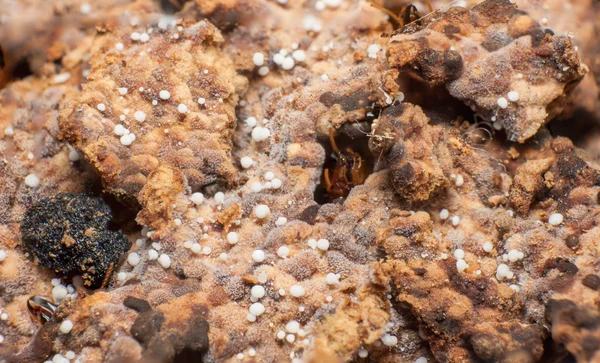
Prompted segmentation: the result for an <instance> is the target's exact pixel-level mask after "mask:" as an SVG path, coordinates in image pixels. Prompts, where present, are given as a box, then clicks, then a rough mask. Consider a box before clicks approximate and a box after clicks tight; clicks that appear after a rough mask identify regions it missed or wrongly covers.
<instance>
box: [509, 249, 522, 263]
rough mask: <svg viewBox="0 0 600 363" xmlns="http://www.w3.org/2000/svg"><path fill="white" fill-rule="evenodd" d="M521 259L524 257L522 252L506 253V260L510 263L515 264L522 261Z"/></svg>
mask: <svg viewBox="0 0 600 363" xmlns="http://www.w3.org/2000/svg"><path fill="white" fill-rule="evenodd" d="M523 257H524V255H523V252H521V251H519V250H510V251H508V260H509V261H510V262H517V261H519V260H521V259H523Z"/></svg>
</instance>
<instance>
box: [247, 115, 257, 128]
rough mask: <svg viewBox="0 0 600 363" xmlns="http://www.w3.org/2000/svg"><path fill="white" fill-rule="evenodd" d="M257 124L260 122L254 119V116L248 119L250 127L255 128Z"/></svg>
mask: <svg viewBox="0 0 600 363" xmlns="http://www.w3.org/2000/svg"><path fill="white" fill-rule="evenodd" d="M257 123H258V121H257V120H256V117H254V116H250V117H248V118H247V119H246V125H248V126H250V127H255V126H256V124H257Z"/></svg>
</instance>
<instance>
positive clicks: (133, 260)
mask: <svg viewBox="0 0 600 363" xmlns="http://www.w3.org/2000/svg"><path fill="white" fill-rule="evenodd" d="M127 263H129V264H130V265H131V266H137V265H138V264H139V263H140V255H138V254H137V253H135V252H131V253H130V254H129V255H127Z"/></svg>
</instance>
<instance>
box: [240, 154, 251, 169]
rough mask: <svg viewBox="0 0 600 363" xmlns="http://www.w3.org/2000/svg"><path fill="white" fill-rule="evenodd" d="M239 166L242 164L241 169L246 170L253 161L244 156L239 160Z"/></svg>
mask: <svg viewBox="0 0 600 363" xmlns="http://www.w3.org/2000/svg"><path fill="white" fill-rule="evenodd" d="M240 164H242V168H244V169H248V168H249V167H251V166H252V164H254V160H252V158H251V157H249V156H244V157H242V158H241V159H240Z"/></svg>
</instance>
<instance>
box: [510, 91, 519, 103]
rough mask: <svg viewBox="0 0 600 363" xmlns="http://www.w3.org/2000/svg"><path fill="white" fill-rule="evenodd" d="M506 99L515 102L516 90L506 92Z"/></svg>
mask: <svg viewBox="0 0 600 363" xmlns="http://www.w3.org/2000/svg"><path fill="white" fill-rule="evenodd" d="M508 99H509V101H511V102H517V101H518V100H519V92H517V91H510V92H508Z"/></svg>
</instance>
